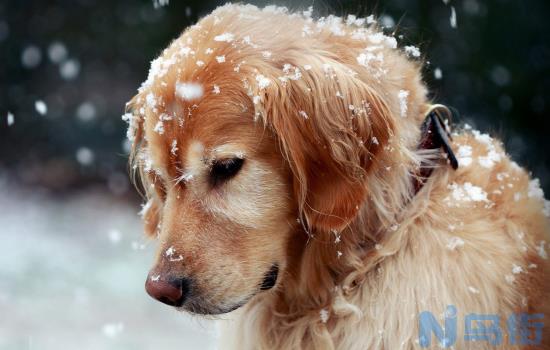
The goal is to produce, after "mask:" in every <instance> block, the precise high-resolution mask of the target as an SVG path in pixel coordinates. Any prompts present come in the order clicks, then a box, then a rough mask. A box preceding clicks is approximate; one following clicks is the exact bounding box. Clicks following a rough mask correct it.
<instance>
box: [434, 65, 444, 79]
mask: <svg viewBox="0 0 550 350" xmlns="http://www.w3.org/2000/svg"><path fill="white" fill-rule="evenodd" d="M434 78H435V79H437V80H440V79H442V78H443V71H442V70H441V68H439V67H437V68H436V69H434Z"/></svg>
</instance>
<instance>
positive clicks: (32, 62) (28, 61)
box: [21, 45, 42, 69]
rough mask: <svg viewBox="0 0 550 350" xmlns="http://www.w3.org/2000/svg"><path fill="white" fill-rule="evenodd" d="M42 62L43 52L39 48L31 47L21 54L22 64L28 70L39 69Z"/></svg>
mask: <svg viewBox="0 0 550 350" xmlns="http://www.w3.org/2000/svg"><path fill="white" fill-rule="evenodd" d="M40 62H42V51H40V49H39V48H38V47H37V46H34V45H29V46H27V47H26V48H25V49H24V50H23V52H22V53H21V64H22V65H23V67H25V68H27V69H32V68H35V67H37V66H38V65H39V64H40Z"/></svg>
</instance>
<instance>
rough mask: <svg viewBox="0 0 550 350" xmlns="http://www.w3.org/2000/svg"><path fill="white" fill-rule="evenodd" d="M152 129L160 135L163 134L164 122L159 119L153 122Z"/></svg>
mask: <svg viewBox="0 0 550 350" xmlns="http://www.w3.org/2000/svg"><path fill="white" fill-rule="evenodd" d="M153 131H154V132H156V133H158V134H160V135H162V134H164V123H163V122H162V120H159V121H158V122H157V123H156V124H155V127H154V128H153Z"/></svg>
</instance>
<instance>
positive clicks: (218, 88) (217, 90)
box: [212, 84, 221, 95]
mask: <svg viewBox="0 0 550 350" xmlns="http://www.w3.org/2000/svg"><path fill="white" fill-rule="evenodd" d="M220 91H221V90H220V87H219V86H218V85H215V84H214V87H213V89H212V92H214V93H215V94H216V95H217V94H219V93H220Z"/></svg>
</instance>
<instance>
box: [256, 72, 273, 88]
mask: <svg viewBox="0 0 550 350" xmlns="http://www.w3.org/2000/svg"><path fill="white" fill-rule="evenodd" d="M256 81H257V82H258V87H259V88H260V90H263V89H265V88H266V87H268V86H269V84H271V80H269V79H268V78H266V77H265V76H263V75H261V74H258V75H256Z"/></svg>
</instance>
